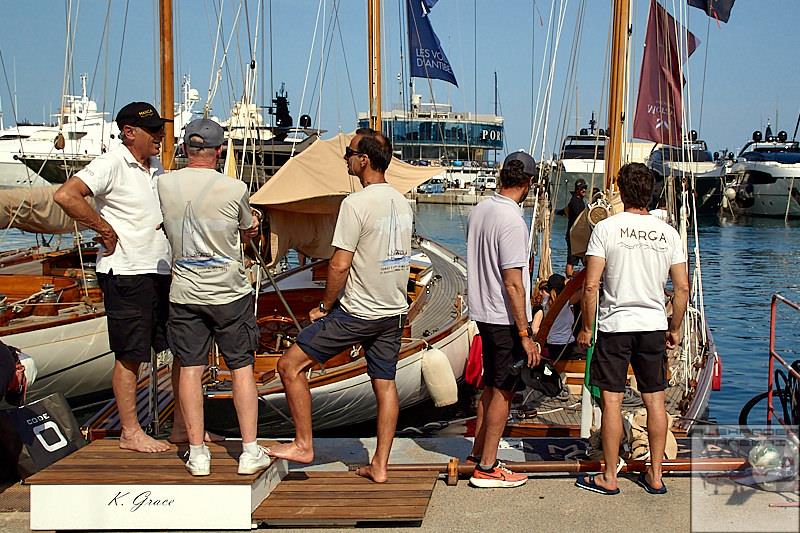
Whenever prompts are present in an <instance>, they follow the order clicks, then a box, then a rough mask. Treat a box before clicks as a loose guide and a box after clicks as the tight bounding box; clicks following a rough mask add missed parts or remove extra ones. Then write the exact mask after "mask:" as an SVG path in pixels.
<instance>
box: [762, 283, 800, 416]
mask: <svg viewBox="0 0 800 533" xmlns="http://www.w3.org/2000/svg"><path fill="white" fill-rule="evenodd" d="M779 303H782V304H786V305H787V306H789V307H790V308H792V309H794V310H795V311H798V312H800V304H797V303H795V302H793V301H791V300H789V299H787V298H784V297H783V296H781V295H780V294H773V295H772V302H771V304H770V313H769V382H768V388H767V425H771V424H772V415H773V412H774V411H775V408H774V407H773V406H772V397H773V389H774V388H775V361H776V360H777V361H778V362H779V363H780V364H781V365H783V367H784V368H785V369H786V371H787V372H788V373H789V375H791V376H794V378H795V379H797V380H800V373H798V372H797V371H796V370H795V369H794V368H792V366H791V365H789V364H787V363H786V361H785V360H784V359H783V357H781V356H780V354H778V352H776V351H775V329H776V328H775V326H776V321H777V310H778V304H779ZM775 418H777V420H778V422H780V423H781V425H783V426H786V422H785V421H784V420H783V419H781V417H780V416H779V415H778V414H777V413H776V414H775Z"/></svg>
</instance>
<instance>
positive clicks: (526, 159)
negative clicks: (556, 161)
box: [503, 150, 536, 176]
mask: <svg viewBox="0 0 800 533" xmlns="http://www.w3.org/2000/svg"><path fill="white" fill-rule="evenodd" d="M509 161H519V162H520V163H522V165H523V169H522V171H523V172H524V173H525V174H527V175H528V176H535V175H536V161H535V160H534V159H533V157H531V156H530V154H528V153H526V152H524V151H522V150H519V151H517V152H511V153H510V154H508V156H507V157H506V159H505V161H503V166H506V165H507V164H508V162H509Z"/></svg>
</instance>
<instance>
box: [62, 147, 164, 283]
mask: <svg viewBox="0 0 800 533" xmlns="http://www.w3.org/2000/svg"><path fill="white" fill-rule="evenodd" d="M163 173H164V169H163V168H162V166H161V163H159V161H158V159H157V158H155V157H151V158H150V168H149V169H147V168H145V167H143V166H142V165H141V164H140V163H139V162H138V161H137V160H136V158H135V157H133V154H131V152H130V150H128V148H127V147H125V146H119V147H118V148H115V149H114V150H112V151H110V152H107V153H105V154H103V155H101V156H99V157H96V158H95V159H93V160H92V162H91V163H89V164H88V165H87V166H86V167H84V168H83V169H81V170H79V171H78V172H77V173H76V174H75V176H77V177H78V178H80V179H81V181H83V183H85V184H86V186H87V187H88V188H89V190H90V191H92V195H94V198H95V205H96V209H97V212H98V213H99V214H100V216H101V217H103V218H104V219H105V220H106V221H107V222H108V223H109V224H111V227H112V228H114V231H115V232H116V233H117V237H118V238H119V240H118V242H117V248H116V250H114V253H113V254H111V255H105V249H104V248H103V247H102V246H101V247H100V253H99V254H98V256H97V257H98V258H97V271H98V272H101V273H103V274H108V273H109V272H111V271H112V270H113V273H114V274H128V275H131V274H153V273H158V274H169V273H170V263H171V259H172V257H171V254H170V248H169V242H167V237H166V235H165V234H164V231H163V230H162V229H161V228H160V225H161V222H162V218H161V205H160V203H159V201H158V176H160V175H161V174H163Z"/></svg>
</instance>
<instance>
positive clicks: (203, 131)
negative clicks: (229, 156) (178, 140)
mask: <svg viewBox="0 0 800 533" xmlns="http://www.w3.org/2000/svg"><path fill="white" fill-rule="evenodd" d="M192 137H195V140H190V139H191V138H192ZM197 137H200V138H201V139H203V141H202V142H198V141H197V139H196V138H197ZM183 142H184V143H185V144H186V145H187V146H191V147H192V148H216V147H217V146H222V145H223V144H224V143H225V129H224V128H223V127H222V126H220V125H219V124H218V123H216V122H214V121H213V120H211V119H208V118H198V119H197V120H193V121H191V122H190V123H188V124H187V125H186V128H184V134H183Z"/></svg>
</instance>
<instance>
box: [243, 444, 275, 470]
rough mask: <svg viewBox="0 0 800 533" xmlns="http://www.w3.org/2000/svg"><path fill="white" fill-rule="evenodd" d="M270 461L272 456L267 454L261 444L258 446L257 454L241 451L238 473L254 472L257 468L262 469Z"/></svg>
mask: <svg viewBox="0 0 800 533" xmlns="http://www.w3.org/2000/svg"><path fill="white" fill-rule="evenodd" d="M271 462H272V458H271V457H270V456H269V455H267V449H266V448H264V447H263V446H259V447H258V455H253V454H250V453H247V452H242V455H240V456H239V473H240V474H255V473H256V472H258V471H259V470H264V469H265V468H267V467H268V466H269V464H270V463H271Z"/></svg>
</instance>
